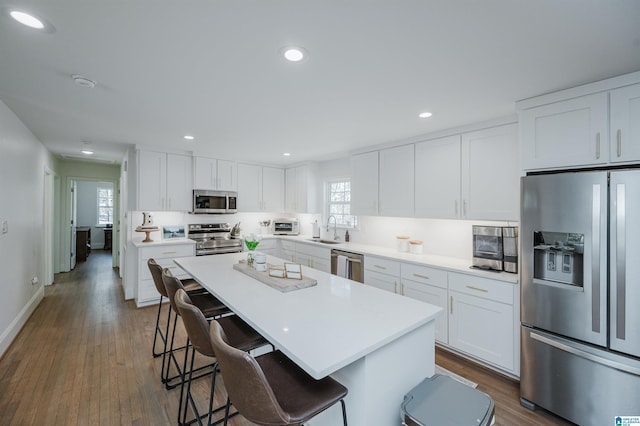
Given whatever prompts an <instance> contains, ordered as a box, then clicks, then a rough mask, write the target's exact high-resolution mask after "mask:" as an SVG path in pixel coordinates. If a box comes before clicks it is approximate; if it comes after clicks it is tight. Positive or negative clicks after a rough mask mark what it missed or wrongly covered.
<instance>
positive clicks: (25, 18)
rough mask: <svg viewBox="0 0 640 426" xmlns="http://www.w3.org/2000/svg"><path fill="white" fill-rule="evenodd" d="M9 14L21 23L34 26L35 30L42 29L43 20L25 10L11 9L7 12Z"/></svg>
mask: <svg viewBox="0 0 640 426" xmlns="http://www.w3.org/2000/svg"><path fill="white" fill-rule="evenodd" d="M9 15H11V17H12V18H13V19H15V20H16V21H18V22H20V23H21V24H22V25H26V26H27V27H30V28H35V29H36V30H42V29H44V22H42V21H41V20H40V19H38V18H36V17H35V16H33V15H30V14H28V13H26V12H21V11H19V10H12V11H11V12H9Z"/></svg>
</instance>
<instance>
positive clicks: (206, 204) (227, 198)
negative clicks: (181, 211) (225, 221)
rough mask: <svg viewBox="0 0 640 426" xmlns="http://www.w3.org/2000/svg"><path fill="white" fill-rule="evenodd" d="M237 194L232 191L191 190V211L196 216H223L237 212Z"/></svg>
mask: <svg viewBox="0 0 640 426" xmlns="http://www.w3.org/2000/svg"><path fill="white" fill-rule="evenodd" d="M237 203H238V193H237V192H233V191H211V190H208V189H194V190H193V209H192V213H196V214H223V213H237V212H238V207H237Z"/></svg>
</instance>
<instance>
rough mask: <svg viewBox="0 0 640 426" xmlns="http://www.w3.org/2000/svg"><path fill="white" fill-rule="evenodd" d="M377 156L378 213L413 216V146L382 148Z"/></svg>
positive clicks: (382, 214)
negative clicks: (378, 166) (378, 163)
mask: <svg viewBox="0 0 640 426" xmlns="http://www.w3.org/2000/svg"><path fill="white" fill-rule="evenodd" d="M379 156H380V157H379V161H380V171H379V183H378V185H379V191H380V192H379V198H378V212H379V214H380V215H381V216H413V212H414V198H413V191H414V161H413V158H414V146H413V145H403V146H398V147H395V148H389V149H383V150H381V151H380V154H379Z"/></svg>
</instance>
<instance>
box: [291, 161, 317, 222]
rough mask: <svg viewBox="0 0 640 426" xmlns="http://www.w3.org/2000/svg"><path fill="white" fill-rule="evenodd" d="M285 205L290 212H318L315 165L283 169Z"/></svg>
mask: <svg viewBox="0 0 640 426" xmlns="http://www.w3.org/2000/svg"><path fill="white" fill-rule="evenodd" d="M285 207H286V211H287V212H290V213H320V203H319V202H318V191H317V179H316V168H315V166H313V165H304V166H298V167H291V168H289V169H286V170H285Z"/></svg>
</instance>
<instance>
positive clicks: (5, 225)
mask: <svg viewBox="0 0 640 426" xmlns="http://www.w3.org/2000/svg"><path fill="white" fill-rule="evenodd" d="M7 232H9V221H8V220H3V221H2V233H3V234H6V233H7Z"/></svg>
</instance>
